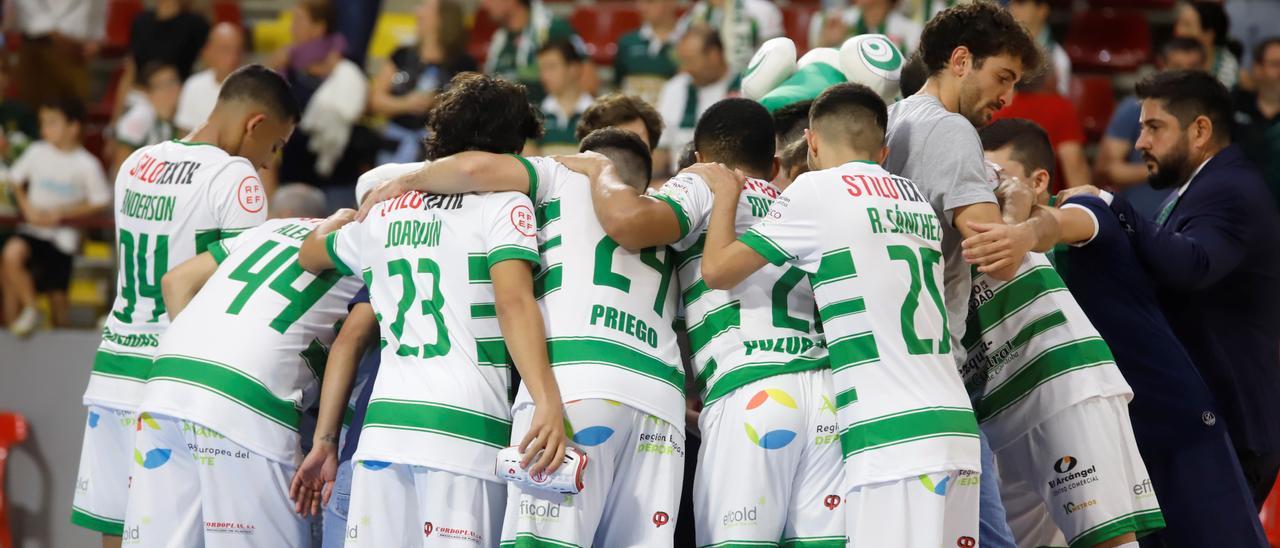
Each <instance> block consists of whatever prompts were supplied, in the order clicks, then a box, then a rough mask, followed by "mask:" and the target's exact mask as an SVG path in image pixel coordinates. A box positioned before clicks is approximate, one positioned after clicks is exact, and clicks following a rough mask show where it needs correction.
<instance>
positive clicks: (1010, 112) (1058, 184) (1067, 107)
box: [992, 36, 1092, 192]
mask: <svg viewBox="0 0 1280 548" xmlns="http://www.w3.org/2000/svg"><path fill="white" fill-rule="evenodd" d="M1033 37H1034V36H1033ZM1052 80H1053V78H1052V73H1051V71H1045V72H1044V73H1042V74H1040V75H1039V76H1034V77H1031V78H1029V79H1027V80H1024V81H1022V82H1020V83H1019V84H1018V85H1017V86H1016V87H1015V88H1014V89H1015V90H1016V92H1015V93H1014V95H1013V101H1012V102H1011V103H1009V105H1008V106H1006V107H1004V108H1002V109H1000V110H999V111H996V114H995V116H994V117H993V118H992V119H993V120H1000V119H1004V118H1026V119H1028V120H1031V121H1033V122H1035V123H1037V124H1039V125H1040V127H1042V128H1044V130H1045V132H1046V133H1048V134H1049V142H1050V143H1052V144H1053V151H1054V154H1055V155H1056V156H1057V158H1058V167H1057V169H1056V170H1055V172H1056V173H1060V174H1061V176H1059V177H1056V178H1055V180H1053V181H1051V182H1050V187H1049V188H1050V189H1051V192H1057V191H1059V190H1062V189H1064V188H1067V187H1075V186H1083V185H1087V184H1091V183H1092V181H1091V173H1090V172H1089V160H1088V159H1087V158H1085V154H1084V126H1082V125H1081V124H1080V115H1079V114H1077V113H1076V107H1075V106H1073V105H1072V104H1071V101H1069V100H1068V99H1067V98H1066V97H1063V96H1062V95H1061V94H1059V93H1058V91H1057V90H1056V89H1054V88H1052V87H1051V86H1050V85H1049V84H1050V82H1051V81H1052Z"/></svg>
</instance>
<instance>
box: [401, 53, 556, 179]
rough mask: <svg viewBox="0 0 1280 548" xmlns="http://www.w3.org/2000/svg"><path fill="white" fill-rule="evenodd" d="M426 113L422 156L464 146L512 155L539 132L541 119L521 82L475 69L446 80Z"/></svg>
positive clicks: (445, 153)
mask: <svg viewBox="0 0 1280 548" xmlns="http://www.w3.org/2000/svg"><path fill="white" fill-rule="evenodd" d="M436 97H437V98H436V104H435V106H434V107H432V109H431V112H429V113H427V139H426V151H427V159H428V160H435V159H438V158H444V157H445V156H450V155H453V154H456V153H459V152H463V151H467V150H479V151H484V152H493V153H498V154H507V153H509V154H516V153H519V152H520V151H521V150H522V149H523V148H524V144H525V141H528V140H530V139H537V138H538V137H541V136H542V120H541V118H539V117H538V115H537V113H535V112H534V109H533V106H532V105H530V104H529V94H528V91H527V90H526V89H525V87H524V86H523V85H521V84H516V83H512V82H508V81H506V80H501V79H498V78H494V77H492V76H488V75H484V74H478V73H475V72H463V73H460V74H458V75H457V76H454V77H453V80H450V81H449V87H448V89H446V90H445V91H444V92H442V93H440V94H439V95H438V96H436Z"/></svg>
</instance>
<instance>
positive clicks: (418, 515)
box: [346, 460, 507, 548]
mask: <svg viewBox="0 0 1280 548" xmlns="http://www.w3.org/2000/svg"><path fill="white" fill-rule="evenodd" d="M351 470H352V477H351V505H350V507H348V508H347V543H346V546H348V547H361V548H383V547H388V546H395V547H397V548H399V547H404V548H408V547H410V546H423V547H427V546H432V547H435V546H450V547H455V546H456V547H463V546H465V547H469V548H470V547H495V546H497V545H498V533H499V532H500V531H501V530H502V509H503V503H504V502H505V501H506V499H507V487H506V485H505V484H503V483H499V482H496V481H485V480H482V479H480V478H477V477H474V476H466V475H462V474H454V473H452V472H445V471H443V470H438V469H434V468H427V467H425V466H415V465H411V464H396V463H390V462H382V461H372V460H361V461H356V462H354V463H353V464H352V466H351Z"/></svg>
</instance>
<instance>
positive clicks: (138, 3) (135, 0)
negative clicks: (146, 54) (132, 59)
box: [102, 0, 143, 56]
mask: <svg viewBox="0 0 1280 548" xmlns="http://www.w3.org/2000/svg"><path fill="white" fill-rule="evenodd" d="M142 10H143V5H142V0H109V1H108V2H107V35H106V39H105V40H103V43H102V53H103V54H104V55H110V56H118V55H123V54H124V53H125V52H126V51H128V50H129V34H130V33H131V32H132V31H133V20H134V18H136V17H137V16H138V14H140V13H142Z"/></svg>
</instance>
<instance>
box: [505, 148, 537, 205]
mask: <svg viewBox="0 0 1280 548" xmlns="http://www.w3.org/2000/svg"><path fill="white" fill-rule="evenodd" d="M507 156H510V157H512V158H515V159H517V160H520V165H522V166H524V172H525V174H527V175H528V176H529V199H530V200H537V199H538V170H536V169H533V164H532V163H530V162H529V160H528V159H527V158H525V157H524V156H521V155H519V154H511V153H508V154H507Z"/></svg>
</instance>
